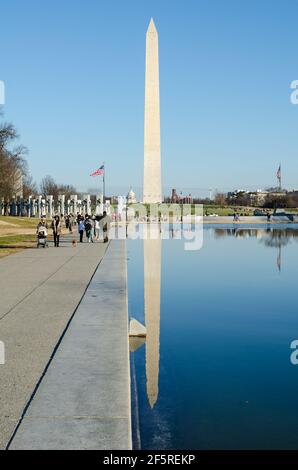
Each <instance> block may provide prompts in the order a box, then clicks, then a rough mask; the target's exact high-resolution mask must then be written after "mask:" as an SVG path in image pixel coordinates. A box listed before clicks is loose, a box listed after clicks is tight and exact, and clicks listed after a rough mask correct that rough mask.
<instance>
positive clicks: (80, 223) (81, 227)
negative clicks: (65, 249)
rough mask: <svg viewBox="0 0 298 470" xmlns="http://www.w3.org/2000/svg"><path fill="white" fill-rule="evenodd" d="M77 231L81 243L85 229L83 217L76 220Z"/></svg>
mask: <svg viewBox="0 0 298 470" xmlns="http://www.w3.org/2000/svg"><path fill="white" fill-rule="evenodd" d="M78 231H79V234H80V243H83V236H84V231H85V223H84V219H83V217H81V218H80V220H79V221H78Z"/></svg>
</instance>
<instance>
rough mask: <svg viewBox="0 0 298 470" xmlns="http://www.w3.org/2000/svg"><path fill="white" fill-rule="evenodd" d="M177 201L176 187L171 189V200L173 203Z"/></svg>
mask: <svg viewBox="0 0 298 470" xmlns="http://www.w3.org/2000/svg"><path fill="white" fill-rule="evenodd" d="M178 201H179V196H178V194H177V191H176V189H172V196H171V202H172V203H173V204H176V203H177V202H178Z"/></svg>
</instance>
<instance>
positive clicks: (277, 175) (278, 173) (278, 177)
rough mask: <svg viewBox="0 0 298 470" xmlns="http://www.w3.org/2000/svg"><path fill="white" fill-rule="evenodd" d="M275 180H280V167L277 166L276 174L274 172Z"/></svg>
mask: <svg viewBox="0 0 298 470" xmlns="http://www.w3.org/2000/svg"><path fill="white" fill-rule="evenodd" d="M276 178H277V179H278V180H280V179H281V165H279V167H278V170H277V172H276Z"/></svg>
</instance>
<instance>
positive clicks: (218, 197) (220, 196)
mask: <svg viewBox="0 0 298 470" xmlns="http://www.w3.org/2000/svg"><path fill="white" fill-rule="evenodd" d="M226 202H227V198H226V195H225V194H224V193H216V194H215V197H214V203H215V204H216V205H218V206H224V205H225V204H226Z"/></svg>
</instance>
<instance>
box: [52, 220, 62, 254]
mask: <svg viewBox="0 0 298 470" xmlns="http://www.w3.org/2000/svg"><path fill="white" fill-rule="evenodd" d="M52 230H53V237H54V245H55V246H56V247H57V248H58V246H59V243H60V235H61V222H60V217H59V215H56V216H55V217H54V219H53V221H52Z"/></svg>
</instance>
